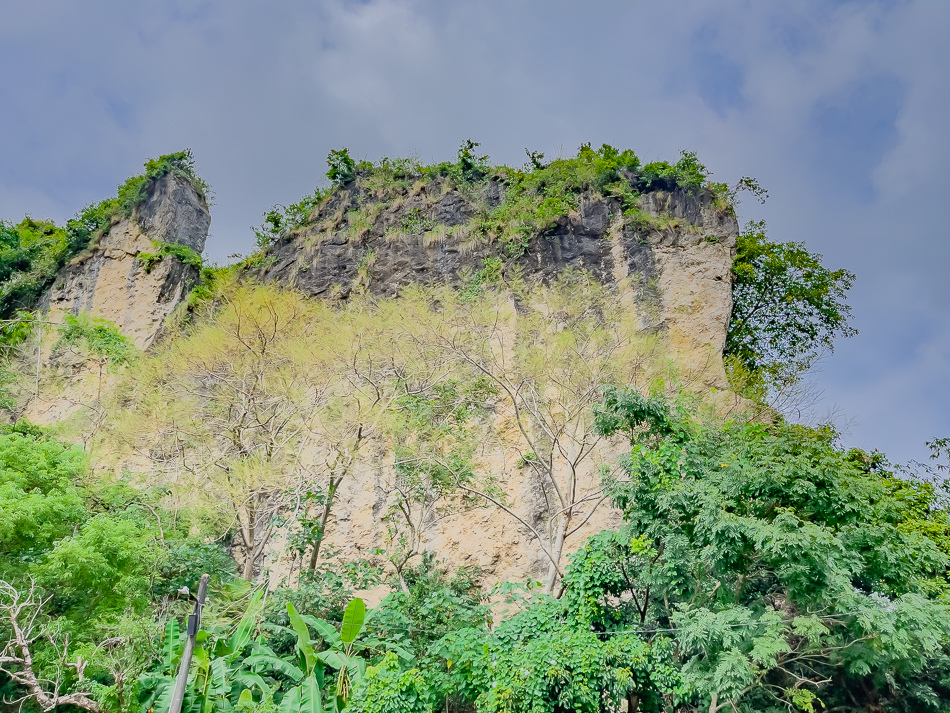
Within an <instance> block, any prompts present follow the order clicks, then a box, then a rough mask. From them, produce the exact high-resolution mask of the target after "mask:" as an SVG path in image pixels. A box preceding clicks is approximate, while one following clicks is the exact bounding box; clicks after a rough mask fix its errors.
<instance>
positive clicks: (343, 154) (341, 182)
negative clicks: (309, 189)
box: [327, 148, 356, 186]
mask: <svg viewBox="0 0 950 713" xmlns="http://www.w3.org/2000/svg"><path fill="white" fill-rule="evenodd" d="M327 167H328V169H327V178H329V179H330V181H331V183H333V184H335V185H337V186H345V185H347V184H348V183H352V182H353V181H355V180H356V163H355V162H354V161H353V159H352V158H350V151H349V149H347V148H342V149H337V150H333V151H330V153H329V155H328V156H327Z"/></svg>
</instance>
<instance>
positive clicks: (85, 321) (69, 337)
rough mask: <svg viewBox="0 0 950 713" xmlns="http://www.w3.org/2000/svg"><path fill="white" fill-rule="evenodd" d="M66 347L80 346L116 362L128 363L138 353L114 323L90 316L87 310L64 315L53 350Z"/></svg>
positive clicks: (111, 361)
mask: <svg viewBox="0 0 950 713" xmlns="http://www.w3.org/2000/svg"><path fill="white" fill-rule="evenodd" d="M69 347H83V348H85V349H86V350H87V351H88V352H89V353H90V354H92V355H93V356H95V357H97V358H99V359H107V360H108V361H109V363H111V364H115V365H118V364H128V363H129V362H130V361H132V360H133V359H134V358H135V357H136V355H137V353H138V350H137V349H136V348H135V346H134V345H133V344H132V341H131V340H130V339H129V338H128V337H126V336H125V335H124V334H122V332H121V331H119V328H118V327H116V326H115V324H113V323H112V322H110V321H109V320H107V319H100V318H99V317H92V316H90V315H89V313H88V312H80V313H79V314H67V315H66V316H65V317H64V319H63V324H62V325H61V326H60V327H59V339H57V340H56V343H55V344H54V345H53V351H56V350H58V349H61V348H69Z"/></svg>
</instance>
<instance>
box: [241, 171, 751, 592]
mask: <svg viewBox="0 0 950 713" xmlns="http://www.w3.org/2000/svg"><path fill="white" fill-rule="evenodd" d="M502 191H503V188H502V187H501V186H500V185H497V184H496V185H492V184H489V185H488V187H487V189H485V192H484V194H483V195H481V196H478V197H476V198H475V199H472V197H471V196H465V195H462V194H460V193H458V192H456V191H453V190H445V188H444V186H441V185H439V184H438V183H433V184H429V185H427V186H425V187H423V188H422V189H419V190H417V191H416V192H415V193H410V194H409V195H405V196H403V197H402V198H401V199H397V200H396V201H392V202H390V203H388V204H387V205H385V206H383V207H380V206H378V205H377V206H374V205H373V203H372V200H373V199H372V197H371V196H366V195H362V194H361V193H360V189H359V188H352V189H349V190H342V191H338V192H337V193H336V194H334V195H333V196H332V197H331V198H330V199H329V200H328V201H327V203H326V204H325V205H324V206H323V207H322V208H321V209H320V210H319V211H318V212H317V214H316V215H314V216H313V220H312V221H311V223H310V224H309V225H308V226H307V227H305V228H303V229H300V230H298V231H297V232H296V233H292V234H290V235H287V236H285V237H284V239H283V240H281V241H280V242H278V243H277V244H275V245H274V246H273V247H272V248H271V249H270V251H269V253H268V255H267V257H266V259H265V260H264V261H263V264H262V266H261V267H259V268H257V270H256V276H257V277H258V278H259V279H263V280H275V281H278V282H280V283H283V284H287V285H294V286H296V287H297V288H299V289H301V290H303V291H305V292H307V293H309V294H311V295H314V296H319V297H323V298H327V299H337V300H345V299H347V298H348V297H349V295H351V294H353V293H355V292H359V291H368V292H369V293H371V294H378V295H385V296H392V295H397V294H398V293H399V291H400V290H401V289H403V288H404V287H405V286H407V285H409V284H413V283H423V284H450V285H456V286H463V287H464V286H465V285H466V284H470V283H471V282H472V280H473V279H475V276H476V275H477V273H478V271H479V270H482V269H484V266H485V265H486V264H487V263H486V259H489V258H494V259H496V260H497V259H501V260H502V261H503V262H504V267H503V269H502V270H501V273H502V279H509V278H512V277H519V278H521V279H525V280H527V281H529V283H530V282H532V281H533V282H535V283H536V284H538V283H545V282H547V281H549V280H551V279H552V278H554V277H555V276H556V275H558V274H559V273H563V272H565V271H568V270H583V271H586V272H587V273H588V274H589V275H590V276H591V277H592V278H593V279H595V280H597V281H599V282H601V283H603V284H606V285H608V286H609V287H610V289H612V290H614V292H615V294H616V298H617V299H618V300H620V301H621V303H622V304H629V306H630V309H631V310H633V311H634V314H635V315H637V318H638V320H639V321H640V324H641V327H642V329H644V330H649V331H650V332H653V333H657V334H659V335H660V336H661V337H663V338H664V341H665V344H666V347H667V349H668V352H669V353H670V354H671V355H672V356H673V357H674V359H675V360H676V362H677V365H678V369H679V372H680V377H681V378H682V379H683V380H684V381H685V382H686V383H687V384H689V385H691V386H693V387H697V388H699V389H700V390H702V389H703V388H708V387H716V388H717V389H723V388H727V386H728V385H727V381H726V375H725V372H724V369H723V362H722V351H723V346H724V344H725V338H726V331H727V328H728V322H729V318H730V315H731V311H732V279H731V274H732V273H731V270H732V262H733V259H734V257H735V248H736V239H737V236H738V232H739V231H738V224H737V222H736V219H735V217H734V215H733V214H732V212H731V211H728V212H725V211H718V210H717V209H716V207H715V205H714V200H713V197H712V196H711V195H709V194H707V193H699V194H691V193H687V192H685V191H682V190H676V191H673V192H667V191H655V192H650V193H645V194H643V195H642V196H641V199H640V200H641V202H640V208H641V211H642V213H643V214H645V216H644V215H641V216H639V219H635V220H631V218H630V217H629V216H628V217H627V218H625V217H624V216H623V212H622V209H621V205H620V204H619V202H618V201H616V200H614V199H609V198H604V197H602V196H599V195H593V194H590V195H585V196H583V197H582V198H581V200H580V201H579V203H578V208H577V210H576V211H575V212H573V213H571V214H569V215H565V216H563V217H562V218H560V219H559V220H558V221H557V222H556V225H554V226H553V227H552V228H550V229H549V230H547V231H546V232H545V233H544V234H542V235H540V236H537V237H534V238H533V239H532V240H531V241H530V242H529V243H528V244H527V246H526V250H525V251H524V253H523V254H522V255H520V256H519V257H517V258H505V257H504V255H505V251H504V250H502V249H501V246H499V245H498V244H493V243H491V242H488V241H486V240H485V239H484V238H483V237H482V236H479V235H476V234H475V231H473V230H470V229H469V227H468V226H471V225H472V223H473V222H474V221H475V220H476V219H477V214H478V211H479V210H480V209H481V210H484V208H485V206H486V204H487V205H488V206H489V207H491V206H492V205H497V204H498V203H499V202H500V201H501V200H502ZM496 264H497V263H496ZM719 395H720V396H722V395H723V394H719ZM722 400H723V401H725V399H722ZM721 405H723V404H721ZM733 405H734V404H733ZM493 432H494V437H493V439H491V442H490V443H489V442H486V443H484V444H483V445H482V446H481V448H480V450H479V452H478V453H477V454H476V456H475V457H476V460H477V462H478V468H479V469H480V470H483V471H484V472H488V473H491V474H493V475H494V476H496V477H497V478H498V484H499V487H501V488H502V489H503V490H504V493H505V500H506V502H507V503H508V504H509V505H510V507H511V508H512V509H513V510H514V511H515V512H516V513H517V514H518V515H519V516H520V517H521V518H523V520H524V521H525V522H535V523H538V522H542V521H543V512H544V508H545V505H544V498H543V494H542V492H541V491H540V490H539V486H538V482H537V479H536V478H535V476H534V475H533V474H532V473H531V472H530V469H527V468H525V467H524V466H523V463H521V462H520V461H519V454H521V453H524V452H525V451H526V446H525V444H524V442H523V441H522V438H521V436H520V434H519V433H518V430H517V428H515V427H514V426H513V424H512V423H510V422H506V421H505V419H504V418H501V417H499V418H498V419H496V422H495V423H494V424H493ZM629 448H630V446H629V443H626V442H623V441H621V440H617V441H608V440H605V441H602V442H600V443H598V445H597V446H596V450H595V451H594V452H593V453H592V454H591V457H590V459H589V461H587V462H586V463H585V465H584V468H583V471H582V472H581V473H580V474H579V479H578V489H579V492H596V491H597V490H598V486H599V482H600V476H599V474H598V469H599V466H600V465H601V464H607V465H612V464H615V463H617V460H618V458H619V457H620V455H621V454H623V453H625V452H629ZM393 461H394V457H393V454H392V453H391V452H390V451H389V449H388V447H387V445H386V444H385V443H382V442H380V443H376V444H375V445H374V455H373V457H372V458H371V459H368V461H367V462H364V463H362V464H360V465H359V466H357V467H356V468H355V469H354V472H353V473H352V474H351V476H349V477H347V478H346V479H345V480H344V482H343V483H342V484H341V485H340V489H339V491H338V493H337V500H336V504H335V505H334V510H333V518H332V522H331V524H330V527H329V529H328V533H327V537H328V541H329V544H330V545H332V547H333V548H335V549H338V550H339V551H340V552H341V554H342V555H343V556H344V557H352V558H356V557H365V556H367V554H368V553H370V552H372V551H373V549H374V548H383V549H386V548H387V547H388V546H389V542H388V539H387V531H386V527H385V525H384V523H383V521H382V516H383V514H384V513H385V512H386V511H387V509H388V508H389V507H390V505H391V503H392V499H393V497H394V493H395V483H396V481H397V478H398V477H399V476H398V473H397V472H396V469H395V468H394V465H393ZM620 522H621V516H620V513H619V512H618V511H616V510H615V509H612V508H610V507H609V506H608V504H606V503H605V504H604V505H603V506H602V507H600V508H598V509H597V510H596V511H595V512H594V514H593V516H591V517H590V518H589V520H586V521H585V522H584V523H582V525H581V526H580V529H579V530H578V531H577V532H576V534H575V535H574V536H573V537H572V538H571V541H570V543H569V544H568V546H567V551H568V552H569V551H571V550H573V549H576V547H578V546H579V545H580V544H581V543H582V542H583V540H584V539H585V538H586V537H587V536H589V535H592V534H594V533H596V532H599V531H601V530H603V529H606V528H614V527H617V526H618V525H619V524H620ZM423 548H424V549H428V550H432V551H435V552H436V553H438V556H439V557H440V558H443V559H444V560H446V561H447V562H448V563H449V564H450V565H451V566H458V565H478V566H479V567H480V568H481V571H482V572H483V575H484V581H483V584H484V585H486V586H490V585H491V584H492V583H495V582H501V581H524V580H525V579H526V578H529V577H530V578H536V579H544V578H545V577H546V574H547V567H548V562H547V560H546V558H545V557H544V555H543V553H542V552H541V550H540V548H539V546H538V543H537V540H536V539H535V538H534V536H533V535H532V533H531V532H530V531H529V530H528V528H526V527H525V526H524V525H522V524H520V523H519V522H518V521H517V520H516V519H514V518H512V517H511V516H510V515H508V514H506V513H504V512H502V511H501V510H499V509H498V508H494V507H487V508H475V509H471V510H469V511H467V512H464V513H459V514H454V515H451V516H448V517H445V518H442V519H438V520H437V521H435V519H434V520H433V522H432V523H430V525H429V526H428V528H427V531H426V534H425V538H424V543H423ZM369 598H370V600H372V598H373V596H372V594H369Z"/></svg>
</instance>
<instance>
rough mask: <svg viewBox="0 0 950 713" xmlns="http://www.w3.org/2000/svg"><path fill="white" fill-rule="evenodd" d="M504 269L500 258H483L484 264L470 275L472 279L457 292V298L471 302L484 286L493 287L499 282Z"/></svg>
mask: <svg viewBox="0 0 950 713" xmlns="http://www.w3.org/2000/svg"><path fill="white" fill-rule="evenodd" d="M504 267H505V264H504V263H503V262H502V261H501V259H500V258H497V257H487V258H485V261H484V263H483V264H482V266H481V267H480V268H479V269H478V270H476V271H475V274H474V275H472V279H471V280H469V281H468V284H466V285H465V287H463V288H462V289H461V290H459V296H460V297H461V299H462V301H463V302H471V301H473V300H475V299H477V298H478V297H479V295H481V293H482V289H483V288H484V287H485V286H486V285H493V284H496V283H497V282H499V281H501V276H502V270H503V269H504Z"/></svg>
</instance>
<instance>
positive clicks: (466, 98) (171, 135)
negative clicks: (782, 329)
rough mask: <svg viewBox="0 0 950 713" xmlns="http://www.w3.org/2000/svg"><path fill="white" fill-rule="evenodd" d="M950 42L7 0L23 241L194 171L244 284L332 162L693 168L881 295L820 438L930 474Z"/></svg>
mask: <svg viewBox="0 0 950 713" xmlns="http://www.w3.org/2000/svg"><path fill="white" fill-rule="evenodd" d="M948 32H950V3H946V2H943V1H942V0H930V1H925V0H907V1H904V2H901V1H897V0H892V1H890V2H819V1H817V0H799V1H798V2H795V3H778V2H762V1H761V0H720V1H719V2H715V3H711V2H708V0H682V1H681V2H677V3H656V2H652V3H645V2H636V1H632V0H622V1H621V0H618V1H615V2H607V1H603V2H599V1H597V0H591V1H588V2H583V3H580V2H574V3H568V2H558V1H557V0H545V1H543V2H542V1H540V0H535V1H534V2H525V1H519V0H506V1H504V2H502V1H496V0H482V1H481V2H477V3H474V2H468V3H463V2H446V1H445V0H442V1H437V0H431V1H426V0H368V1H367V2H342V1H339V0H311V1H308V2H272V3H266V4H265V3H259V2H248V1H246V0H211V1H209V2H177V1H175V0H169V1H166V2H162V3H129V2H122V1H119V0H115V1H112V2H109V1H105V0H103V1H101V2H90V3H72V2H65V1H62V0H56V1H53V0H33V1H32V2H30V3H23V2H13V1H11V0H0V106H3V107H4V110H3V111H2V112H0V157H2V160H0V217H3V218H6V219H16V218H19V217H21V216H22V215H23V214H26V213H29V214H32V215H34V216H37V217H51V218H54V219H57V220H63V219H65V218H66V217H68V216H69V215H71V214H72V213H74V212H75V211H76V210H78V209H79V208H81V207H82V206H83V205H85V204H87V203H90V202H92V201H94V200H98V199H100V198H102V197H104V196H106V195H109V194H111V193H112V192H113V191H114V189H115V186H116V184H118V183H119V182H121V181H122V180H123V179H124V178H125V177H127V176H128V175H131V174H133V173H136V172H138V170H139V169H140V168H141V165H142V163H143V162H144V161H145V159H146V158H148V157H150V156H155V155H158V154H161V153H168V152H170V151H175V150H179V149H181V148H183V147H186V146H187V147H191V148H192V149H193V151H194V153H195V156H196V158H197V163H198V168H199V171H200V172H201V174H202V175H203V176H204V177H205V178H206V179H207V180H208V182H209V183H210V184H211V185H212V188H213V189H214V191H215V194H216V199H215V204H214V207H213V224H212V237H211V239H210V240H209V244H208V254H209V256H210V257H211V258H212V259H216V260H219V261H224V260H226V258H227V256H228V255H229V254H231V253H235V252H246V251H248V250H250V249H251V246H252V241H253V239H252V235H251V231H250V226H251V225H254V224H256V223H258V222H259V221H260V215H261V213H262V212H264V211H265V210H266V209H267V208H268V207H270V206H271V205H272V204H274V203H286V202H289V201H293V200H295V199H296V198H298V197H299V196H301V195H303V194H304V193H307V192H309V191H310V190H311V189H312V188H313V187H314V185H315V184H317V183H318V182H320V181H321V177H322V176H323V173H324V172H325V170H326V168H325V157H326V155H327V153H328V151H329V150H330V149H331V148H337V147H340V146H347V147H349V148H350V150H351V152H352V153H353V154H354V155H356V156H359V157H366V158H369V159H375V158H378V157H380V156H382V155H390V156H394V155H406V154H416V155H418V156H419V157H421V158H422V159H424V160H444V159H446V158H450V157H451V156H453V155H454V152H455V150H456V148H457V147H458V145H459V143H461V141H462V140H463V139H465V138H468V137H471V138H473V139H475V140H476V141H480V142H481V144H482V148H483V149H484V150H485V152H487V153H489V154H491V156H492V158H493V159H494V160H495V161H496V162H500V163H511V164H521V163H523V162H524V160H525V159H524V149H525V147H529V148H531V149H532V150H539V151H543V152H545V153H546V154H548V155H549V156H552V155H556V154H557V153H558V152H559V151H563V152H565V153H571V152H573V151H574V150H575V149H576V147H577V146H578V145H579V144H580V143H582V142H585V141H589V142H591V143H593V144H594V145H598V144H600V143H602V142H607V143H611V144H614V145H616V146H620V147H630V148H633V149H634V150H635V151H637V153H638V154H639V155H640V156H641V157H642V158H644V159H646V160H650V159H657V158H667V159H669V158H675V157H676V156H677V154H678V152H679V150H681V149H691V150H695V151H697V152H699V155H700V157H701V158H702V159H703V161H704V162H705V163H706V164H707V165H708V166H709V167H710V168H711V169H712V170H713V171H714V172H715V177H716V178H717V179H719V180H726V181H730V182H733V181H735V180H736V179H738V178H739V177H741V176H743V175H751V176H755V177H757V178H758V179H759V180H760V182H761V183H762V184H763V185H764V186H765V187H767V188H768V189H769V192H770V194H771V198H770V200H769V201H768V203H767V204H766V205H765V206H763V207H760V206H758V205H757V204H755V203H754V202H752V201H746V203H743V204H742V205H741V206H740V214H741V217H742V218H743V219H751V218H764V219H766V220H767V221H768V224H769V229H770V234H771V236H772V237H773V238H776V239H781V240H799V241H804V242H805V243H806V244H807V245H808V246H809V247H810V248H811V249H812V250H816V251H818V252H820V253H822V254H823V255H824V256H825V259H826V262H827V263H828V264H829V265H831V266H833V267H846V268H848V269H850V270H852V271H853V272H855V273H857V275H858V280H857V283H856V285H855V288H854V290H853V294H852V297H851V302H852V304H853V306H854V312H855V324H856V326H857V327H858V329H859V330H860V335H859V336H857V337H855V338H854V339H851V340H847V341H845V342H843V343H841V344H840V345H839V347H838V349H837V350H836V353H835V354H834V355H833V356H830V357H828V358H826V359H825V360H824V361H823V362H822V364H821V365H820V368H819V369H818V370H817V371H816V373H815V374H814V375H813V377H812V381H813V383H814V386H815V389H816V390H817V391H818V392H820V397H819V398H818V400H817V402H815V403H814V404H813V405H812V406H811V407H810V408H809V409H807V411H806V412H805V413H803V414H802V417H803V418H805V419H808V420H811V421H815V420H821V419H822V418H826V417H828V416H833V417H834V418H835V420H836V421H837V422H838V423H839V424H840V425H841V426H842V427H844V428H845V440H846V442H847V443H851V444H855V445H860V446H863V447H868V448H875V447H876V448H880V449H882V450H884V451H886V452H887V453H889V454H890V455H891V457H892V458H894V459H895V460H899V461H903V460H907V459H910V458H923V457H925V453H926V450H925V448H924V447H923V442H924V441H925V440H927V439H929V438H932V437H934V436H940V435H950V309H948V305H950V280H948V279H947V278H946V277H945V272H946V271H947V269H948V265H950V240H948V237H950V236H948V228H947V220H946V219H945V217H944V215H943V212H944V205H945V204H946V203H947V200H946V198H945V195H946V193H947V188H946V181H947V179H946V174H947V166H948V165H950V139H948V136H947V130H946V129H947V124H948V121H947V119H948V113H950V81H948V79H947V76H946V68H947V67H950V43H947V42H946V41H945V38H946V36H947V34H948Z"/></svg>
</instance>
